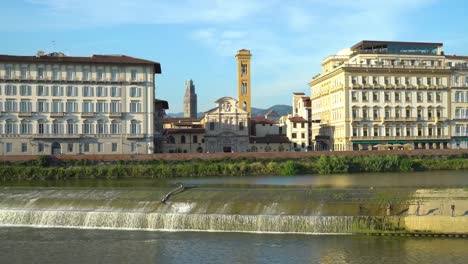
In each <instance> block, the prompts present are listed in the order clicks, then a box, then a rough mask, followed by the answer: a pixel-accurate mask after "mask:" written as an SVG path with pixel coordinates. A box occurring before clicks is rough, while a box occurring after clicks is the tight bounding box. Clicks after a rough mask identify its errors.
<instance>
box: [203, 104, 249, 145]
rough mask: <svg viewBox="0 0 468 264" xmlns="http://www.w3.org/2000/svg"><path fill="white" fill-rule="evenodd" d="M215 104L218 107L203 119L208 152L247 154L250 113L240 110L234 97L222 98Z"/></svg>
mask: <svg viewBox="0 0 468 264" xmlns="http://www.w3.org/2000/svg"><path fill="white" fill-rule="evenodd" d="M215 103H216V107H215V108H213V109H211V110H209V111H207V112H205V114H204V116H203V117H202V122H203V124H204V125H205V145H206V149H207V152H209V153H215V152H246V151H247V149H248V146H249V131H248V116H249V113H248V112H247V111H245V110H242V109H240V108H239V105H238V101H237V100H236V99H234V98H232V97H222V98H220V99H219V100H217V101H216V102H215Z"/></svg>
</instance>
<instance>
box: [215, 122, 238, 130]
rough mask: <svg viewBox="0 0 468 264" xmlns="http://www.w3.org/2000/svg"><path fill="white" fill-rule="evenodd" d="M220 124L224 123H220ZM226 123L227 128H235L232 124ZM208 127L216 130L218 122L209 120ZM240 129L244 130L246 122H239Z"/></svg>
mask: <svg viewBox="0 0 468 264" xmlns="http://www.w3.org/2000/svg"><path fill="white" fill-rule="evenodd" d="M219 125H223V124H219ZM225 125H226V128H228V129H229V128H233V127H232V125H231V124H228V123H226V124H225ZM208 127H209V129H210V130H215V128H216V123H215V122H209V123H208ZM238 129H239V130H244V122H239V124H238Z"/></svg>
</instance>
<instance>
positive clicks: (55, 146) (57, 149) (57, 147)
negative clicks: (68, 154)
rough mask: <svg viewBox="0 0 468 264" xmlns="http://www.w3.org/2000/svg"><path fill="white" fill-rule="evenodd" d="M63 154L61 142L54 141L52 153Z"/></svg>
mask: <svg viewBox="0 0 468 264" xmlns="http://www.w3.org/2000/svg"><path fill="white" fill-rule="evenodd" d="M60 154H62V147H61V146H60V143H57V142H54V143H52V155H60Z"/></svg>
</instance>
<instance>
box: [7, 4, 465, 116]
mask: <svg viewBox="0 0 468 264" xmlns="http://www.w3.org/2000/svg"><path fill="white" fill-rule="evenodd" d="M0 7H1V9H2V11H3V12H2V16H0V25H2V26H1V27H0V34H1V37H0V54H10V55H35V54H36V52H37V51H38V50H43V51H46V52H53V51H60V52H64V53H65V54H66V55H69V56H91V55H92V54H125V55H128V56H133V57H138V58H143V59H148V60H153V61H157V62H160V63H161V67H162V74H161V75H156V97H157V98H159V99H163V100H167V101H168V102H169V107H170V109H169V111H168V112H171V113H175V112H181V111H182V110H183V95H184V89H185V87H184V86H185V84H184V83H185V80H188V79H192V80H193V81H194V83H195V88H196V92H197V94H198V111H206V110H208V109H210V108H212V107H214V101H216V100H217V99H218V98H220V97H223V96H232V97H235V98H236V97H237V79H236V78H237V75H236V60H235V54H236V52H237V51H238V50H240V49H249V50H250V51H251V53H252V55H253V57H252V66H251V67H252V68H251V75H252V76H251V78H252V80H251V81H252V87H251V89H252V90H251V91H252V106H253V107H258V108H267V107H269V106H272V105H275V104H288V105H291V101H292V93H293V92H304V93H306V94H310V89H309V87H308V82H309V81H310V80H311V78H312V76H314V75H316V74H317V73H319V72H320V70H321V61H322V59H324V58H325V57H327V56H329V55H332V54H336V52H337V51H339V50H341V49H343V48H349V47H351V46H352V45H354V44H355V43H357V42H359V41H361V40H395V41H427V42H443V43H444V51H445V53H446V54H457V55H468V34H467V31H466V28H467V26H468V22H467V21H466V19H465V18H466V10H468V1H457V0H388V1H386V0H380V1H376V0H349V1H348V0H288V1H285V0H236V1H233V0H15V1H13V0H0Z"/></svg>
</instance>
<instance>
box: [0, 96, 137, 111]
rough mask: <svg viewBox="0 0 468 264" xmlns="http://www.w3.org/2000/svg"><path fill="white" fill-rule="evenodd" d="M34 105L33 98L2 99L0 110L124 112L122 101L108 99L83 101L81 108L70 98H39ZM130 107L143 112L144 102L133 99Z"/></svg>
mask: <svg viewBox="0 0 468 264" xmlns="http://www.w3.org/2000/svg"><path fill="white" fill-rule="evenodd" d="M34 105H35V106H36V107H35V109H34V108H33V102H32V101H31V100H21V101H20V102H17V101H15V100H10V99H7V100H6V101H4V102H3V101H0V111H5V112H8V113H17V112H20V113H30V112H38V113H49V112H50V113H63V112H67V113H79V112H80V110H81V112H83V113H94V112H98V113H109V112H110V113H120V112H122V103H121V102H120V101H111V102H110V103H108V102H106V101H97V102H94V101H83V102H82V103H81V109H79V108H78V102H77V101H73V100H68V101H67V102H62V101H60V100H52V102H48V101H46V100H38V101H37V102H36V103H35V104H34ZM18 106H19V107H18ZM128 109H129V112H131V113H141V112H142V103H141V102H140V101H131V102H130V104H129V108H128Z"/></svg>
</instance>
